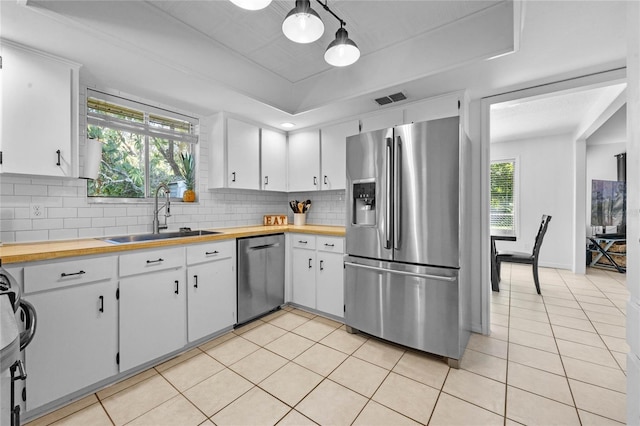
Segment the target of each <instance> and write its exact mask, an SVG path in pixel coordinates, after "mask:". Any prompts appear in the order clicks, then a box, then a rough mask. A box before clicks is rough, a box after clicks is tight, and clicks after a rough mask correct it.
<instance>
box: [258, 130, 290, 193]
mask: <svg viewBox="0 0 640 426" xmlns="http://www.w3.org/2000/svg"><path fill="white" fill-rule="evenodd" d="M261 153H262V189H264V190H265V191H281V192H286V190H287V137H286V135H285V134H284V133H280V132H275V131H273V130H269V129H262V144H261Z"/></svg>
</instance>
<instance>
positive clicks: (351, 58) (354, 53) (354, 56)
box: [324, 28, 360, 67]
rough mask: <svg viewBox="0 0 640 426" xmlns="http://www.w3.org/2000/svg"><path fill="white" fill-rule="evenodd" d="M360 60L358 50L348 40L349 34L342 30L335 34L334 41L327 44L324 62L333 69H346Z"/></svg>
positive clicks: (351, 41)
mask: <svg viewBox="0 0 640 426" xmlns="http://www.w3.org/2000/svg"><path fill="white" fill-rule="evenodd" d="M358 58H360V49H358V46H356V44H355V43H354V42H353V40H351V39H350V38H349V33H347V30H345V29H344V28H340V29H339V30H338V31H337V32H336V39H335V40H333V41H332V42H331V44H329V47H327V51H326V52H325V53H324V60H325V61H327V63H328V64H329V65H333V66H334V67H346V66H347V65H351V64H353V63H355V62H356V61H357V60H358Z"/></svg>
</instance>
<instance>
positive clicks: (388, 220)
mask: <svg viewBox="0 0 640 426" xmlns="http://www.w3.org/2000/svg"><path fill="white" fill-rule="evenodd" d="M386 139H387V146H386V156H387V158H386V160H385V161H386V164H387V170H386V189H387V193H386V194H385V204H386V208H385V210H386V211H385V218H384V224H385V227H384V248H385V249H391V248H392V247H391V236H390V235H389V234H390V232H389V231H390V228H391V226H392V225H391V201H392V200H391V198H392V191H391V181H392V178H393V176H392V173H391V166H392V163H391V162H392V158H393V139H391V138H386Z"/></svg>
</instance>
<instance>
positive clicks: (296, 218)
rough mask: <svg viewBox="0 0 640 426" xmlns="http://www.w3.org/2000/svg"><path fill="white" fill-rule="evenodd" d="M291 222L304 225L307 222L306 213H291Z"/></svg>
mask: <svg viewBox="0 0 640 426" xmlns="http://www.w3.org/2000/svg"><path fill="white" fill-rule="evenodd" d="M293 224H294V225H295V226H304V225H306V224H307V214H306V213H294V214H293Z"/></svg>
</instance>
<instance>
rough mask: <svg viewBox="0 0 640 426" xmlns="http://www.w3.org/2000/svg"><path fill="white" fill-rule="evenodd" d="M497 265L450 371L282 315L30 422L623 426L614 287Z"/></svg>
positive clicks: (619, 322)
mask: <svg viewBox="0 0 640 426" xmlns="http://www.w3.org/2000/svg"><path fill="white" fill-rule="evenodd" d="M503 268H504V269H503V281H502V283H501V291H500V293H492V294H491V298H492V314H491V324H492V334H491V336H490V337H487V336H481V335H473V336H472V338H471V340H470V342H469V345H468V348H467V351H466V352H465V354H464V357H463V359H462V365H461V368H460V369H459V370H455V369H450V368H448V367H447V365H446V364H445V363H444V362H443V361H442V360H441V359H439V358H437V357H434V356H429V355H427V354H424V353H420V352H416V351H413V350H408V349H407V348H403V347H398V346H395V345H391V344H388V343H385V342H382V341H379V340H377V339H374V338H368V337H366V336H362V335H351V334H348V333H347V332H346V331H345V330H344V326H342V325H341V324H339V323H336V322H334V321H331V320H327V319H326V318H322V317H320V316H315V315H313V314H309V313H307V312H304V311H301V310H297V309H292V308H290V307H288V308H286V309H285V310H283V311H280V312H277V313H274V314H272V315H270V316H268V317H265V318H263V319H262V320H259V321H255V322H254V323H252V324H250V325H248V326H245V327H243V328H241V329H238V330H236V331H234V332H231V333H228V334H226V335H224V336H222V337H219V338H217V339H215V340H213V341H210V342H208V343H206V344H204V345H202V346H200V347H198V348H195V349H193V350H190V351H189V352H186V353H184V354H182V355H180V356H178V357H176V358H174V359H172V360H170V361H168V362H165V363H164V364H160V365H158V366H156V367H155V368H152V369H149V370H147V371H145V372H143V373H140V374H138V375H136V376H134V377H131V378H129V379H127V380H125V381H123V382H120V383H117V384H115V385H113V386H111V387H109V388H106V389H104V390H102V391H100V392H97V393H96V394H93V395H91V396H89V397H86V398H84V399H82V400H80V401H77V402H75V403H73V404H70V405H68V406H66V407H64V408H62V409H60V410H58V411H56V412H53V413H51V414H49V415H47V416H45V417H41V418H40V419H37V420H36V421H34V422H32V423H31V425H44V424H56V425H103V424H104V425H113V424H115V425H123V424H132V425H181V426H188V425H211V424H217V425H227V424H233V425H266V424H281V425H306V424H314V423H317V424H321V425H343V424H344V425H347V424H355V425H404V424H407V425H408V424H420V423H421V424H430V425H440V424H459V425H492V424H496V425H514V424H518V423H521V424H530V425H551V424H561V425H572V424H576V425H578V424H583V425H609V424H621V423H624V421H625V380H626V376H625V352H626V351H627V345H626V343H625V340H624V337H625V328H624V326H625V302H626V300H627V297H628V294H627V291H626V288H625V284H624V283H625V276H624V275H620V274H617V273H612V272H608V271H603V270H596V269H591V270H589V271H588V274H587V275H586V276H579V275H575V274H572V273H570V272H568V271H564V270H556V269H542V270H541V283H542V284H541V285H542V291H543V296H539V295H537V294H536V293H535V289H534V286H533V283H532V278H531V270H530V267H527V266H523V265H508V264H504V265H503Z"/></svg>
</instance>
